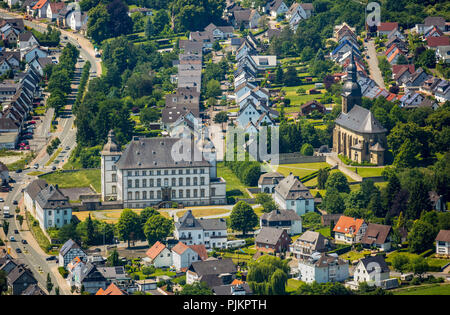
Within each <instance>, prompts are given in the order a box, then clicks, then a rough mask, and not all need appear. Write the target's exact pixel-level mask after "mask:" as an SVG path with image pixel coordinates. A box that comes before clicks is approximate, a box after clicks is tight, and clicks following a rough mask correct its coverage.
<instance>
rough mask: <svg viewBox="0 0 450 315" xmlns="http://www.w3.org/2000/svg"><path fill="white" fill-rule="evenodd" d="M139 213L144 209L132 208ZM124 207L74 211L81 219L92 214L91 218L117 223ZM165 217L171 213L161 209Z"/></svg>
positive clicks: (160, 212)
mask: <svg viewBox="0 0 450 315" xmlns="http://www.w3.org/2000/svg"><path fill="white" fill-rule="evenodd" d="M131 210H133V211H134V212H136V213H137V214H140V213H141V212H142V210H143V209H131ZM122 211H123V210H122V209H120V210H99V211H80V212H72V214H73V215H74V216H76V217H77V218H78V219H79V220H80V221H84V220H86V218H87V217H88V216H89V215H91V218H95V219H97V220H100V221H104V222H107V223H117V221H118V220H119V218H120V215H121V214H122ZM159 214H161V215H162V216H163V217H165V218H169V213H167V212H162V211H159Z"/></svg>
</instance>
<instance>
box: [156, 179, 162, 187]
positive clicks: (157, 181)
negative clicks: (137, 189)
mask: <svg viewBox="0 0 450 315" xmlns="http://www.w3.org/2000/svg"><path fill="white" fill-rule="evenodd" d="M156 186H157V187H161V178H158V179H157V180H156Z"/></svg>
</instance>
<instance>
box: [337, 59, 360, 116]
mask: <svg viewBox="0 0 450 315" xmlns="http://www.w3.org/2000/svg"><path fill="white" fill-rule="evenodd" d="M356 72H357V70H356V64H355V59H354V57H353V53H352V54H351V55H350V63H349V65H348V67H347V80H346V81H345V83H344V87H343V89H342V94H341V95H342V112H343V113H345V114H347V113H348V112H349V111H351V110H352V108H353V106H355V105H361V98H362V93H361V86H360V85H359V83H358V80H357V77H356Z"/></svg>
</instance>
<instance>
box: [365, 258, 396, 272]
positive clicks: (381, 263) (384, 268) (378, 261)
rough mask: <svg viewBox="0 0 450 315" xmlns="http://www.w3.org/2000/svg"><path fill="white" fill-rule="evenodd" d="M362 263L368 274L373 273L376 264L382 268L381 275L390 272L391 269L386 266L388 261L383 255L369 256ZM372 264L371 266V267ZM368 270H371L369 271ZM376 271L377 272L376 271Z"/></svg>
mask: <svg viewBox="0 0 450 315" xmlns="http://www.w3.org/2000/svg"><path fill="white" fill-rule="evenodd" d="M360 261H361V263H362V264H363V265H364V268H366V270H367V272H369V273H370V272H371V271H372V270H374V268H373V267H374V266H375V264H378V266H379V267H380V268H381V270H380V272H381V273H385V272H389V267H388V265H387V264H386V261H385V260H384V258H383V256H381V255H377V256H369V257H366V258H363V259H361V260H360ZM369 264H370V266H369ZM368 268H369V269H370V270H368ZM375 271H377V270H376V269H375Z"/></svg>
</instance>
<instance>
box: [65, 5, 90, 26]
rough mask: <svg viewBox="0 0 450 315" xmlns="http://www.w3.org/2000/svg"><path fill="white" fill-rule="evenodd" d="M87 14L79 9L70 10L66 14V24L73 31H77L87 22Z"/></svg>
mask: <svg viewBox="0 0 450 315" xmlns="http://www.w3.org/2000/svg"><path fill="white" fill-rule="evenodd" d="M87 21H88V15H87V14H86V13H83V12H81V11H80V10H79V9H76V10H72V11H70V12H69V13H67V15H66V25H67V26H69V27H70V29H71V30H73V31H79V30H80V29H81V28H82V27H83V26H84V25H86V24H87Z"/></svg>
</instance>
